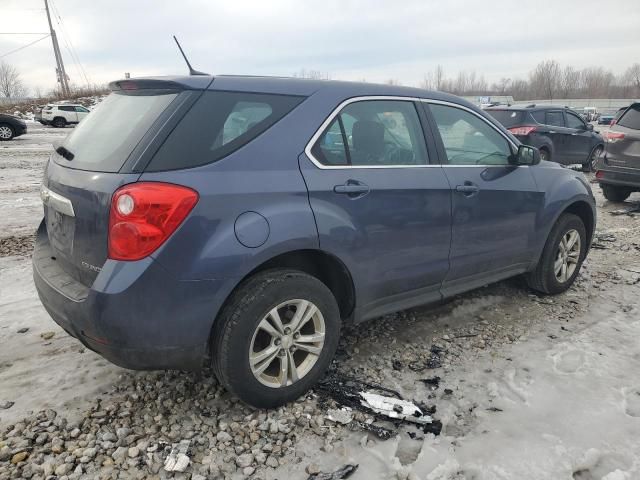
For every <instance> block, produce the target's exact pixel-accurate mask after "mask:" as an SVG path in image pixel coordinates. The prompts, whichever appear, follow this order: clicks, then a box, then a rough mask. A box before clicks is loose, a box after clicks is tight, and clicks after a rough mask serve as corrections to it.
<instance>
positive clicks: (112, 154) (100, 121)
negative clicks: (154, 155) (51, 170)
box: [55, 91, 177, 172]
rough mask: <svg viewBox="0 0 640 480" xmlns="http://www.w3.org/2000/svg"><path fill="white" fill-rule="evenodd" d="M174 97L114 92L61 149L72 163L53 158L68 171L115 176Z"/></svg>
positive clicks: (83, 122) (167, 94) (173, 93)
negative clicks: (68, 168)
mask: <svg viewBox="0 0 640 480" xmlns="http://www.w3.org/2000/svg"><path fill="white" fill-rule="evenodd" d="M176 96H177V93H175V92H172V93H161V94H158V93H155V94H154V93H152V92H149V93H146V92H144V91H138V92H136V94H131V93H128V94H125V93H123V92H114V93H112V94H110V95H109V96H108V97H107V98H105V99H104V100H103V101H102V102H101V103H100V104H99V105H98V106H97V107H96V108H95V109H94V110H93V111H92V112H91V114H89V115H87V117H86V118H85V119H83V120H82V122H80V124H79V125H78V126H77V127H76V128H75V130H74V131H73V132H72V133H71V135H69V136H68V137H67V138H66V139H65V141H64V142H63V143H62V146H63V147H64V148H65V149H66V150H68V151H69V152H71V153H72V154H73V160H72V161H68V160H64V159H63V158H61V157H55V158H56V162H57V163H59V164H61V165H63V166H65V167H70V168H77V169H80V170H90V171H96V172H117V171H119V170H120V168H122V165H124V162H125V161H126V160H127V158H128V156H129V154H130V153H131V152H132V151H133V149H134V148H135V146H136V145H137V144H138V142H139V141H140V140H141V139H142V137H143V135H144V134H145V133H146V132H147V130H149V127H150V126H151V124H152V123H153V122H154V121H155V120H156V119H157V118H158V116H159V115H160V114H161V113H162V112H163V111H164V109H165V108H167V106H168V105H169V104H170V103H171V102H172V101H173V99H174V98H176Z"/></svg>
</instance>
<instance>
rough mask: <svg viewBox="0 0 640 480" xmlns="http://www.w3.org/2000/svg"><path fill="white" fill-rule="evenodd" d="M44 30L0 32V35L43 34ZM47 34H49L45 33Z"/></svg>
mask: <svg viewBox="0 0 640 480" xmlns="http://www.w3.org/2000/svg"><path fill="white" fill-rule="evenodd" d="M45 33H46V32H0V35H44V34H45ZM47 35H49V34H48V33H47Z"/></svg>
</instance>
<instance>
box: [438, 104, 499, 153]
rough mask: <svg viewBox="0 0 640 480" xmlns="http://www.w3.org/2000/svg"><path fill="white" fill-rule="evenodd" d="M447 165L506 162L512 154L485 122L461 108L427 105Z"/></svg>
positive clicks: (497, 133) (497, 134) (495, 131)
mask: <svg viewBox="0 0 640 480" xmlns="http://www.w3.org/2000/svg"><path fill="white" fill-rule="evenodd" d="M429 109H430V110H431V112H432V114H433V117H434V119H435V122H436V125H437V126H438V131H439V132H440V137H441V138H442V143H443V144H444V148H445V150H446V153H447V160H448V164H449V165H507V164H509V157H510V156H511V155H512V151H511V147H510V146H509V142H507V140H506V139H505V137H504V136H503V135H502V134H501V133H500V132H498V131H497V130H496V129H495V128H493V127H491V126H490V125H489V124H488V123H487V122H486V121H484V120H482V119H480V118H479V117H477V116H476V115H474V114H472V113H470V112H467V111H466V110H462V109H460V108H455V107H449V106H445V105H436V104H433V105H429Z"/></svg>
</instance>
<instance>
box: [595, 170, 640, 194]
mask: <svg viewBox="0 0 640 480" xmlns="http://www.w3.org/2000/svg"><path fill="white" fill-rule="evenodd" d="M596 179H597V180H598V183H599V184H601V185H602V184H604V185H616V186H620V187H628V188H631V189H633V190H637V191H640V169H638V170H635V169H631V168H629V169H626V168H615V167H609V166H604V167H603V166H602V165H601V166H600V168H598V171H597V172H596Z"/></svg>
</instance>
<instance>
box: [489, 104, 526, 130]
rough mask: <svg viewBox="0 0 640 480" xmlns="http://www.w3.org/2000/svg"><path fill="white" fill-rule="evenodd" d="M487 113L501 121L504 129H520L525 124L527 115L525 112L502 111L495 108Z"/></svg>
mask: <svg viewBox="0 0 640 480" xmlns="http://www.w3.org/2000/svg"><path fill="white" fill-rule="evenodd" d="M485 112H487V113H488V114H489V115H491V116H492V117H493V118H495V119H496V120H497V121H499V122H500V123H501V124H502V125H503V126H504V128H511V127H519V126H520V125H522V124H523V123H525V114H526V113H527V112H525V111H523V110H508V109H505V110H500V109H495V108H488V109H487V110H485ZM529 123H531V122H529Z"/></svg>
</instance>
